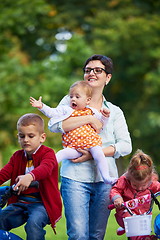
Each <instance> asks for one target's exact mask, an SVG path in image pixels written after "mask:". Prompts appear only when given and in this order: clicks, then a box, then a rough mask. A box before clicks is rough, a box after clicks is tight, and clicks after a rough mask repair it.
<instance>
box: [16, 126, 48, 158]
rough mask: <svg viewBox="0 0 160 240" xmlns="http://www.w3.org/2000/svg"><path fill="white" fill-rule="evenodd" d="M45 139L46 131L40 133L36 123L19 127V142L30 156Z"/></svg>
mask: <svg viewBox="0 0 160 240" xmlns="http://www.w3.org/2000/svg"><path fill="white" fill-rule="evenodd" d="M45 139H46V135H45V133H40V131H39V130H38V128H37V126H35V125H29V126H19V127H18V142H19V143H20V145H21V147H22V148H23V149H24V150H25V151H26V152H27V154H28V155H29V156H30V155H32V154H33V153H34V152H35V151H36V149H37V148H38V147H39V146H40V144H41V143H43V142H44V141H45Z"/></svg>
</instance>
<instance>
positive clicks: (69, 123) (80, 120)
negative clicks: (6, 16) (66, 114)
mask: <svg viewBox="0 0 160 240" xmlns="http://www.w3.org/2000/svg"><path fill="white" fill-rule="evenodd" d="M85 124H90V125H91V126H92V127H93V128H94V129H95V130H96V132H98V133H99V132H100V131H101V128H102V122H101V121H99V120H98V119H97V118H95V117H94V116H92V115H86V116H78V117H70V118H67V119H65V120H64V121H63V122H62V128H63V130H64V132H69V131H71V130H73V129H75V128H77V127H80V126H83V125H85Z"/></svg>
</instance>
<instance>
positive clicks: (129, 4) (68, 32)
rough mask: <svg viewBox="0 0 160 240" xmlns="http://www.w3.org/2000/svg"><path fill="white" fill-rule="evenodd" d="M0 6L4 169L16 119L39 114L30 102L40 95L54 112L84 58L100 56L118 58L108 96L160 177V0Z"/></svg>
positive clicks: (54, 137)
mask: <svg viewBox="0 0 160 240" xmlns="http://www.w3.org/2000/svg"><path fill="white" fill-rule="evenodd" d="M0 8H1V15H0V29H1V35H0V105H1V108H0V136H1V138H0V152H1V153H0V160H1V158H2V161H3V164H4V163H6V162H7V161H8V159H9V157H10V156H11V154H12V153H13V152H14V151H15V150H16V149H17V148H18V143H17V139H16V134H17V132H16V122H17V120H18V118H19V117H20V116H21V115H22V114H25V113H26V112H36V113H38V110H36V109H33V108H32V107H31V106H30V104H29V97H30V96H33V97H35V98H38V97H39V96H42V97H43V101H44V102H45V103H46V104H49V105H50V106H53V107H55V106H56V105H57V104H58V102H59V101H60V99H61V98H62V97H63V96H64V95H65V94H67V92H68V88H69V86H70V84H71V83H72V82H74V81H75V80H80V79H82V77H83V73H82V67H83V63H84V61H85V60H86V59H87V58H88V57H89V56H90V55H92V54H95V53H98V54H103V55H107V56H109V57H111V58H112V59H113V62H114V73H113V78H112V81H111V82H110V84H109V86H108V87H107V88H106V89H105V91H104V95H105V96H106V97H107V99H108V100H109V101H111V102H113V103H114V104H116V105H118V106H120V107H121V108H122V110H123V111H124V113H125V116H126V119H127V123H128V126H129V130H130V133H131V137H132V141H133V152H134V151H135V150H136V149H137V148H140V149H143V150H144V151H145V152H146V153H148V154H150V155H151V156H152V157H153V160H154V162H155V164H156V167H157V170H158V172H160V166H159V164H158V163H159V150H158V147H159V146H160V138H159V134H158V130H159V128H160V113H159V105H160V97H159V96H160V57H159V56H160V45H159V38H160V1H158V0H148V1H145V0H101V1H100V2H98V1H96V0H90V1H88V2H86V1H84V0H81V1H77V0H68V1H64V0H34V1H29V0H19V1H10V0H5V1H1V2H0ZM43 117H44V116H43ZM44 119H45V122H46V132H47V135H48V138H47V141H46V145H48V146H50V147H53V148H54V149H55V151H57V150H58V149H60V148H61V136H60V134H53V133H50V132H49V130H48V129H47V121H48V119H47V118H46V117H44ZM125 159H126V161H128V157H126V158H125ZM121 162H122V161H121Z"/></svg>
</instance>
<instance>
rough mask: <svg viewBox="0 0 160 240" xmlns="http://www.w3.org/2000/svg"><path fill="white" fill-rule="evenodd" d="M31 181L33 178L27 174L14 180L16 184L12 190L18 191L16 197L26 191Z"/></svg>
mask: <svg viewBox="0 0 160 240" xmlns="http://www.w3.org/2000/svg"><path fill="white" fill-rule="evenodd" d="M32 181H33V177H32V175H31V174H29V173H27V174H25V175H20V176H18V177H17V178H16V182H17V183H16V185H15V187H14V189H13V190H15V191H16V190H17V189H18V195H19V194H20V193H21V192H22V191H24V190H26V189H27V188H28V187H29V185H30V184H31V182H32Z"/></svg>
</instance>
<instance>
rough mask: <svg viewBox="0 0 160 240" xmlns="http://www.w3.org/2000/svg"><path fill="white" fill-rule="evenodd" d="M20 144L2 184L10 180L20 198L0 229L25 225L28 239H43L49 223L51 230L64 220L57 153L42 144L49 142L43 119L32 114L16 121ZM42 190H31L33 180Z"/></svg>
mask: <svg viewBox="0 0 160 240" xmlns="http://www.w3.org/2000/svg"><path fill="white" fill-rule="evenodd" d="M17 130H18V141H19V143H20V145H21V147H22V149H21V150H19V151H16V152H15V153H14V154H13V155H12V157H11V159H10V161H9V162H8V163H7V164H6V165H5V166H4V167H3V168H2V169H1V170H0V184H2V183H4V182H6V181H7V180H11V183H10V184H11V185H13V184H15V183H16V185H15V187H14V190H16V189H18V195H17V196H12V197H11V198H10V199H9V205H8V206H7V207H6V208H4V209H3V210H2V211H1V212H0V229H3V230H6V231H9V230H11V229H12V228H16V227H19V226H21V225H22V224H24V223H26V225H25V231H26V234H27V240H44V239H45V233H46V231H45V230H44V229H43V228H44V227H45V226H46V225H47V224H51V226H52V228H54V227H55V223H56V222H57V221H58V220H59V218H61V209H62V204H61V198H60V192H59V189H58V164H57V160H56V157H55V153H54V151H53V150H52V149H51V148H48V147H46V146H44V145H42V143H44V142H45V140H46V134H45V133H44V122H43V119H42V118H41V117H40V116H39V115H37V114H33V113H28V114H25V115H23V116H22V117H20V119H19V120H18V122H17ZM34 180H36V181H38V182H39V188H33V187H31V188H28V187H29V185H30V184H31V182H32V181H34Z"/></svg>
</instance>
